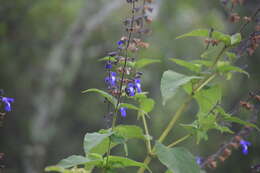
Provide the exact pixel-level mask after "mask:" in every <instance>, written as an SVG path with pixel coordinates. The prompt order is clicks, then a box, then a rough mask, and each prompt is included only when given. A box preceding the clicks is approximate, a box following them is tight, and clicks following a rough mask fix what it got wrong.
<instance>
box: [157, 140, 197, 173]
mask: <svg viewBox="0 0 260 173" xmlns="http://www.w3.org/2000/svg"><path fill="white" fill-rule="evenodd" d="M155 153H156V154H157V156H158V158H159V160H160V161H161V162H162V163H163V164H164V165H165V166H167V168H168V169H169V170H171V171H172V172H174V173H200V168H199V166H198V164H197V163H196V161H195V158H194V156H193V155H192V154H191V153H190V152H189V151H187V150H186V149H185V148H182V147H174V148H167V147H166V146H164V145H162V144H160V143H158V142H157V143H156V145H155Z"/></svg>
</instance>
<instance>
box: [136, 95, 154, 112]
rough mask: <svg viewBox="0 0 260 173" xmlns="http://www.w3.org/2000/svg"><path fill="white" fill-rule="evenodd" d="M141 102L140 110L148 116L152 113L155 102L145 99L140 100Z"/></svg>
mask: <svg viewBox="0 0 260 173" xmlns="http://www.w3.org/2000/svg"><path fill="white" fill-rule="evenodd" d="M138 101H139V102H140V109H141V110H142V111H144V112H145V113H146V114H147V113H149V112H151V111H152V110H153V107H154V104H155V102H154V100H153V99H151V98H143V99H139V100H138Z"/></svg>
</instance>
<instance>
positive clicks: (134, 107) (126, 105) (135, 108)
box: [119, 103, 140, 111]
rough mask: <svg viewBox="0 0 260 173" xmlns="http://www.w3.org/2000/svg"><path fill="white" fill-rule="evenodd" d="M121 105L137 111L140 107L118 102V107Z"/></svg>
mask: <svg viewBox="0 0 260 173" xmlns="http://www.w3.org/2000/svg"><path fill="white" fill-rule="evenodd" d="M122 107H124V108H128V109H133V110H137V111H139V110H140V108H138V107H136V106H135V105H132V104H129V103H120V104H119V108H122Z"/></svg>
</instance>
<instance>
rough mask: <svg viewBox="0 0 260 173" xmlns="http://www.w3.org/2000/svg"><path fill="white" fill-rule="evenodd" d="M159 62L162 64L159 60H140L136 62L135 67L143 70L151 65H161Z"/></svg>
mask: <svg viewBox="0 0 260 173" xmlns="http://www.w3.org/2000/svg"><path fill="white" fill-rule="evenodd" d="M159 62H161V60H159V59H148V58H142V59H139V60H138V61H136V63H135V67H136V68H138V69H140V68H143V67H145V66H147V65H149V64H153V63H159Z"/></svg>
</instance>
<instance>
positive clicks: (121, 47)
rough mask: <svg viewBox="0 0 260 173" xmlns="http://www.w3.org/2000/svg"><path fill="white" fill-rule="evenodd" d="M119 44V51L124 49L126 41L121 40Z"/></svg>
mask: <svg viewBox="0 0 260 173" xmlns="http://www.w3.org/2000/svg"><path fill="white" fill-rule="evenodd" d="M117 44H118V49H123V45H124V41H123V40H119V41H118V42H117Z"/></svg>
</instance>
